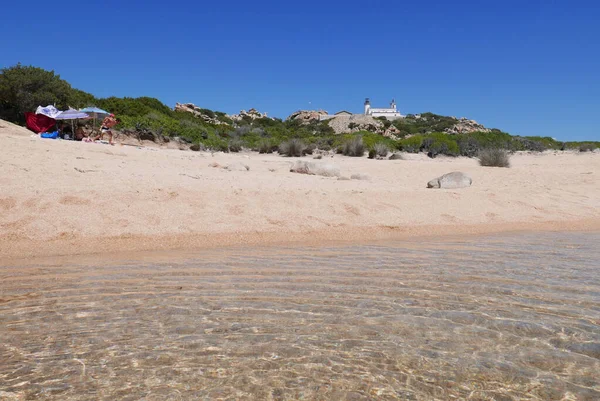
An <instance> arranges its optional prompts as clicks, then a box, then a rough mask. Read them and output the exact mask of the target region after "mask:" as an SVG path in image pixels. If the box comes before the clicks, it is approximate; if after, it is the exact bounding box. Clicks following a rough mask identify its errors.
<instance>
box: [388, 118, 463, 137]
mask: <svg viewBox="0 0 600 401" xmlns="http://www.w3.org/2000/svg"><path fill="white" fill-rule="evenodd" d="M457 122H458V121H457V120H456V119H455V118H453V117H445V116H440V115H437V114H433V113H423V114H421V115H420V117H419V118H417V117H416V116H414V115H407V116H406V117H405V118H399V119H397V120H394V121H393V122H392V123H391V125H393V126H395V127H396V128H398V130H399V131H400V137H404V136H407V135H415V134H428V133H430V132H442V131H444V130H445V129H447V128H451V127H452V126H454V125H455V124H456V123H457Z"/></svg>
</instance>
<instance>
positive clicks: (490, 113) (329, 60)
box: [0, 0, 600, 140]
mask: <svg viewBox="0 0 600 401" xmlns="http://www.w3.org/2000/svg"><path fill="white" fill-rule="evenodd" d="M1 14H2V15H1V20H2V24H1V25H0V37H1V38H2V40H1V41H0V67H7V66H11V65H14V64H16V63H17V62H21V63H22V64H26V65H35V66H39V67H43V68H46V69H53V70H55V71H56V72H57V73H59V74H60V75H61V76H62V77H63V78H64V79H66V80H67V81H69V82H70V83H71V84H72V85H73V86H74V87H76V88H79V89H82V90H85V91H88V92H91V93H93V94H94V95H96V96H100V97H106V96H131V97H137V96H151V97H157V98H159V99H160V100H162V101H163V102H164V103H166V104H168V105H170V106H174V104H175V102H193V103H195V104H197V105H199V106H201V107H206V108H210V109H215V110H221V111H225V112H228V113H233V112H238V111H239V110H240V109H249V108H251V107H255V108H257V109H258V110H260V111H267V112H269V115H272V116H277V117H282V118H285V117H286V116H287V115H289V114H290V113H292V112H293V111H295V110H298V109H313V108H323V109H325V110H328V111H329V112H336V111H338V110H341V109H346V110H350V111H353V112H361V111H362V107H363V106H362V104H363V101H364V98H365V97H370V98H371V102H372V104H373V106H374V107H386V105H387V104H388V102H389V100H390V99H391V98H392V97H395V98H396V100H397V103H398V107H399V109H400V110H401V112H403V113H419V112H425V111H432V112H434V113H438V114H443V115H453V116H456V117H462V116H465V117H469V118H473V119H476V120H478V121H479V122H481V123H483V124H485V125H486V126H490V127H497V128H501V129H503V130H506V131H508V132H510V133H512V134H520V135H542V136H553V137H556V138H559V139H562V140H582V139H594V140H600V123H599V119H600V22H599V21H600V2H599V1H597V0H596V1H591V0H588V1H578V0H572V1H566V0H526V1H523V0H521V1H514V0H503V1H491V0H490V1H487V0H479V1H475V0H471V1H466V0H465V1H461V0H454V1H449V0H437V1H426V0H425V1H402V0H396V1H394V0H389V1H368V0H364V1H362V2H358V1H339V2H338V1H336V2H332V1H329V2H328V1H313V0H305V1H302V2H287V1H247V0H245V1H237V0H236V1H221V2H217V1H215V2H210V3H209V2H204V1H199V2H192V1H189V2H188V1H172V2H167V1H153V0H147V1H139V0H134V1H102V2H94V1H87V2H86V1H77V2H74V1H61V2H56V3H51V2H46V1H45V2H41V1H28V2H14V1H6V2H4V3H3V5H2V9H1ZM36 18H38V19H36Z"/></svg>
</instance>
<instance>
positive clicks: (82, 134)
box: [75, 125, 87, 141]
mask: <svg viewBox="0 0 600 401" xmlns="http://www.w3.org/2000/svg"><path fill="white" fill-rule="evenodd" d="M86 136H87V134H86V133H85V131H84V130H83V127H82V126H81V125H80V126H78V127H77V129H76V130H75V140H76V141H82V140H83V138H85V137H86Z"/></svg>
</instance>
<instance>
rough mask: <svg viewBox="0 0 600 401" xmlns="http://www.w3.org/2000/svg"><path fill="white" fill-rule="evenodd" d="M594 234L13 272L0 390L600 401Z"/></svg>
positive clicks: (1, 336) (51, 395)
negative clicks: (599, 400)
mask: <svg viewBox="0 0 600 401" xmlns="http://www.w3.org/2000/svg"><path fill="white" fill-rule="evenodd" d="M599 244H600V233H597V234H590V233H550V234H516V235H502V236H489V237H479V238H476V237H472V238H468V239H464V240H439V241H433V240H432V241H409V242H396V243H386V244H378V245H369V246H335V247H333V246H330V247H322V248H298V247H294V248H276V249H274V248H264V249H258V250H250V249H228V250H226V251H210V252H207V251H202V252H199V253H198V254H196V255H191V256H189V255H188V256H187V257H186V258H185V259H181V256H178V258H177V260H178V261H177V262H171V263H164V262H160V263H158V262H155V263H147V262H144V263H140V262H138V263H126V262H121V263H117V264H115V263H111V264H110V265H103V264H101V263H97V264H95V265H88V264H87V263H86V264H83V263H76V262H70V263H68V264H62V265H55V266H52V265H48V264H46V265H44V266H30V267H18V268H16V267H14V268H12V267H3V268H0V399H8V400H12V399H15V400H21V399H42V400H43V399H56V400H97V399H100V400H117V399H118V400H139V399H144V400H188V399H200V400H217V399H227V400H234V399H261V400H263V399H264V400H296V399H307V400H312V399H316V400H319V399H320V400H325V399H332V400H344V399H347V400H362V399H381V400H395V399H401V400H432V399H439V400H450V399H473V400H512V399H514V400H518V399H536V400H562V399H564V400H598V399H600V274H599V265H600V262H599V261H600V247H599V246H598V245H599ZM161 260H163V261H164V258H162V259H161Z"/></svg>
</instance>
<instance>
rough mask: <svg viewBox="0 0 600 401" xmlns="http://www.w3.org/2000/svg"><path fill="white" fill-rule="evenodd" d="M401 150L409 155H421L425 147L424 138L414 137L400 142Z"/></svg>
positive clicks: (420, 136)
mask: <svg viewBox="0 0 600 401" xmlns="http://www.w3.org/2000/svg"><path fill="white" fill-rule="evenodd" d="M399 145H400V150H403V151H405V152H408V153H419V152H420V151H421V147H422V145H423V136H422V135H414V136H411V137H410V138H406V139H401V140H400V144H399Z"/></svg>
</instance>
